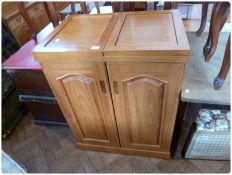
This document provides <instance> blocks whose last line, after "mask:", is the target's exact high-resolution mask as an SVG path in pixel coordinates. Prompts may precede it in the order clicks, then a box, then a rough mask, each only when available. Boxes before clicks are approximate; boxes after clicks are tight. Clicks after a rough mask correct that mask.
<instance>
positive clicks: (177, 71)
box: [33, 11, 189, 158]
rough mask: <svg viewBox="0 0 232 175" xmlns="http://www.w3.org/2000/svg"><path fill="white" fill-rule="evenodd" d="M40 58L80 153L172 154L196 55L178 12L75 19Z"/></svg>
mask: <svg viewBox="0 0 232 175" xmlns="http://www.w3.org/2000/svg"><path fill="white" fill-rule="evenodd" d="M77 24H79V25H77ZM33 55H34V56H35V58H36V59H37V60H38V61H39V62H40V63H41V66H42V69H43V72H44V74H45V76H46V78H47V80H48V82H49V85H50V87H51V89H52V90H53V92H54V95H55V96H56V98H57V101H58V103H59V105H60V107H61V109H62V111H63V113H64V116H65V118H66V120H67V122H68V124H69V126H70V128H71V130H72V132H73V134H74V136H75V137H76V139H77V145H78V146H79V147H80V148H83V149H92V150H97V151H107V152H116V153H126V154H138V155H145V156H153V157H162V158H169V157H170V145H171V140H172V135H173V129H174V125H175V119H176V112H177V107H178V102H179V95H180V91H181V83H182V78H183V73H184V66H185V63H186V62H187V60H188V57H189V45H188V41H187V37H186V34H185V31H184V27H183V24H182V22H181V20H180V17H179V14H178V13H177V11H158V12H129V13H120V14H113V15H111V14H108V15H93V16H88V15H83V16H70V17H69V18H67V19H66V20H65V21H64V22H63V23H62V24H61V25H60V26H58V27H57V28H56V29H55V31H54V32H53V33H52V34H51V35H50V36H49V37H48V38H47V39H46V40H45V41H44V42H43V43H42V44H40V45H39V46H37V47H36V48H35V50H34V51H33Z"/></svg>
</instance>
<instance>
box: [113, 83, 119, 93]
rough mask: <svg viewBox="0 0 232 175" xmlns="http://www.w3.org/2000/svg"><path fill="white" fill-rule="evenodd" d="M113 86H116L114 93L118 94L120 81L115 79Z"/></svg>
mask: <svg viewBox="0 0 232 175" xmlns="http://www.w3.org/2000/svg"><path fill="white" fill-rule="evenodd" d="M113 87H114V94H118V82H117V81H113Z"/></svg>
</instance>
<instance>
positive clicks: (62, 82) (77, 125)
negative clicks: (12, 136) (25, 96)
mask: <svg viewBox="0 0 232 175" xmlns="http://www.w3.org/2000/svg"><path fill="white" fill-rule="evenodd" d="M42 67H43V69H44V73H45V76H46V77H47V79H48V81H49V84H50V86H51V88H52V90H53V92H54V94H55V96H56V98H57V100H58V103H59V104H60V106H61V109H62V111H63V113H64V115H65V117H66V120H67V122H68V123H69V125H70V127H71V128H72V130H73V132H74V135H75V136H76V137H77V139H78V141H79V142H83V143H92V144H100V145H108V146H118V145H119V143H118V137H117V129H116V123H115V120H114V115H113V109H112V104H111V96H110V92H109V85H108V80H107V77H106V76H107V75H106V68H105V65H104V63H79V64H65V65H61V64H52V65H49V64H46V65H45V66H42ZM101 81H103V82H105V91H106V93H102V91H101V84H100V82H101Z"/></svg>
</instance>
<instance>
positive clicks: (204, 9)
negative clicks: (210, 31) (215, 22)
mask: <svg viewBox="0 0 232 175" xmlns="http://www.w3.org/2000/svg"><path fill="white" fill-rule="evenodd" d="M208 7H209V3H208V2H203V3H202V12H201V25H200V28H199V29H198V30H197V32H196V35H197V37H199V36H201V34H202V32H203V31H204V29H205V26H206V19H207V12H208Z"/></svg>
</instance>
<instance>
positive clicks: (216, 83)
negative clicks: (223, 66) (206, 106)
mask: <svg viewBox="0 0 232 175" xmlns="http://www.w3.org/2000/svg"><path fill="white" fill-rule="evenodd" d="M224 81H225V80H223V79H221V78H220V77H219V76H217V77H216V78H215V79H214V82H213V85H214V89H216V90H218V89H220V88H221V87H222V86H223V84H224Z"/></svg>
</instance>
